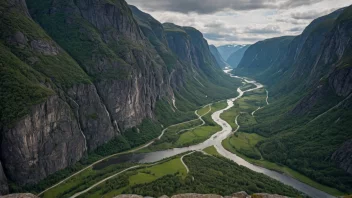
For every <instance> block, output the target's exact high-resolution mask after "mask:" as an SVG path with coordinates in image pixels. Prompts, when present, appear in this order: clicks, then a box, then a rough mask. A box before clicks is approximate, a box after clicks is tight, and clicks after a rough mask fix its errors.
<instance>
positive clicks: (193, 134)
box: [175, 126, 221, 147]
mask: <svg viewBox="0 0 352 198" xmlns="http://www.w3.org/2000/svg"><path fill="white" fill-rule="evenodd" d="M220 130H221V127H220V126H202V127H199V128H196V129H193V130H191V131H187V132H185V133H183V134H182V135H181V136H180V138H179V139H178V140H177V142H176V143H175V146H176V147H184V146H190V145H193V144H197V143H200V142H203V141H205V140H207V139H208V138H209V137H211V136H212V135H213V134H215V133H216V132H218V131H220Z"/></svg>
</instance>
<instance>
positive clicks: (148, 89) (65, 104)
mask: <svg viewBox="0 0 352 198" xmlns="http://www.w3.org/2000/svg"><path fill="white" fill-rule="evenodd" d="M27 6H28V9H29V10H28V9H27ZM131 8H132V10H134V11H135V13H137V14H139V15H141V16H142V17H141V18H143V19H148V20H144V22H143V23H141V20H140V19H141V18H138V16H137V15H133V13H132V12H131V10H130V8H129V6H128V4H127V3H126V2H125V1H124V0H117V1H113V2H112V1H109V0H103V1H98V0H89V1H85V0H78V1H77V0H68V1H55V0H51V1H49V2H47V3H45V4H38V1H36V0H27V1H24V0H5V1H4V2H3V3H2V4H1V5H0V15H1V19H2V20H1V21H0V23H1V26H0V30H1V31H0V32H1V33H0V40H1V42H0V50H1V53H0V56H1V58H0V68H1V69H0V77H1V78H0V79H1V81H0V83H1V86H0V92H1V94H0V95H1V96H0V108H1V109H2V111H1V112H0V121H1V122H0V141H1V142H0V147H1V151H0V160H1V162H2V166H3V169H4V172H5V174H6V177H7V179H8V180H11V181H13V182H16V183H18V184H20V185H22V184H32V183H37V182H38V181H40V180H42V179H43V178H45V177H47V176H48V175H50V174H52V173H54V172H56V171H58V170H61V169H63V168H66V167H68V166H70V165H73V164H75V163H76V162H77V161H79V160H80V159H81V158H82V157H83V156H85V155H86V154H87V153H88V152H91V151H93V150H94V149H96V148H97V147H99V146H101V145H102V144H104V143H107V142H108V141H109V140H111V139H113V138H115V137H116V136H118V135H121V134H122V133H124V132H125V131H128V130H126V129H129V128H132V127H135V126H138V125H139V124H141V123H142V121H143V120H144V119H149V120H153V121H156V116H155V109H156V104H157V101H160V100H166V101H174V100H175V95H176V94H175V92H177V91H179V90H180V89H181V88H182V87H183V86H184V85H185V84H186V83H193V84H197V89H198V90H201V92H202V93H203V92H204V93H206V91H207V89H206V87H205V86H204V85H202V84H201V83H200V81H202V82H206V83H210V84H211V81H213V82H216V83H219V82H220V81H218V80H216V79H224V78H226V77H225V75H224V74H222V71H221V69H220V68H219V66H218V65H217V63H216V61H215V58H214V57H213V56H212V55H211V53H210V51H209V46H208V44H207V42H206V41H205V39H204V38H203V35H202V34H201V33H200V32H199V31H197V30H195V29H193V28H182V29H183V30H182V37H184V40H183V41H184V42H182V43H177V42H171V41H170V39H168V38H170V35H169V33H167V32H168V31H166V30H165V29H164V26H163V25H162V24H161V23H159V22H158V21H156V20H155V19H153V18H152V17H151V16H149V15H147V14H145V13H142V12H140V11H139V10H138V9H137V8H135V9H133V7H131ZM14 16H16V17H14ZM39 24H40V25H39ZM177 36H178V35H177ZM169 41H170V42H169ZM170 44H171V45H172V48H170ZM173 50H176V51H177V52H179V53H177V54H175V53H174V52H176V51H173ZM191 72H192V73H191ZM194 74H197V79H196V78H195V75H194ZM199 80H200V81H199ZM216 83H214V84H212V85H216V86H219V87H221V86H222V84H216ZM200 84H201V85H200ZM210 100H211V99H210ZM170 104H171V103H170ZM197 105H198V104H197ZM170 108H172V107H170ZM0 178H1V182H2V183H1V189H4V187H5V186H6V185H5V183H6V182H5V181H6V180H5V179H4V178H5V177H3V176H2V175H1V177H0ZM2 184H4V185H2ZM5 192H6V191H5Z"/></svg>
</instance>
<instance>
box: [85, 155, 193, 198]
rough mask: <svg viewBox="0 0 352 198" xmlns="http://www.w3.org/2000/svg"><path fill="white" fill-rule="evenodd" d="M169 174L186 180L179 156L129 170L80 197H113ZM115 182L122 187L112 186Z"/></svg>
mask: <svg viewBox="0 0 352 198" xmlns="http://www.w3.org/2000/svg"><path fill="white" fill-rule="evenodd" d="M170 174H172V175H177V176H179V177H181V178H186V175H187V173H186V168H185V167H184V165H183V164H182V162H181V160H180V157H179V156H178V157H174V158H171V159H167V160H164V161H161V162H159V163H158V164H156V165H153V166H149V165H145V166H144V167H141V168H138V170H131V171H128V172H127V173H124V174H122V175H118V176H116V177H115V178H113V179H111V180H108V181H106V182H105V183H103V184H101V185H99V186H97V187H96V188H94V189H92V190H90V191H89V192H88V193H86V194H84V195H82V197H101V196H104V197H114V196H116V195H119V194H121V193H123V192H124V191H125V190H126V189H128V188H129V187H130V186H136V185H143V184H146V183H150V182H153V181H155V180H157V179H159V178H162V177H164V176H166V175H170ZM117 180H122V181H124V182H122V183H123V184H124V185H123V186H122V185H117V186H112V185H111V183H115V181H117Z"/></svg>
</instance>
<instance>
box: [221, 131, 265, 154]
mask: <svg viewBox="0 0 352 198" xmlns="http://www.w3.org/2000/svg"><path fill="white" fill-rule="evenodd" d="M264 139H265V138H263V137H262V136H260V135H257V134H248V133H241V132H237V133H235V134H234V135H232V136H231V137H230V138H228V139H227V141H228V144H229V145H231V146H232V147H233V148H234V149H236V151H237V152H239V153H241V154H243V155H245V156H247V157H249V158H253V159H257V160H260V159H262V156H261V154H260V152H259V150H258V149H257V148H256V147H255V146H256V145H257V144H258V142H259V141H262V140H264Z"/></svg>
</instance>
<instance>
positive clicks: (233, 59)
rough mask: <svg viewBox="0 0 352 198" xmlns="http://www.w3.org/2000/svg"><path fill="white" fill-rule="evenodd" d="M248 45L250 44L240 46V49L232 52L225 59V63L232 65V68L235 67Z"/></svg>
mask: <svg viewBox="0 0 352 198" xmlns="http://www.w3.org/2000/svg"><path fill="white" fill-rule="evenodd" d="M249 47H250V45H246V46H244V47H242V48H241V49H239V50H237V51H236V52H234V53H232V54H231V55H230V57H229V58H228V59H227V63H228V64H229V65H230V66H231V67H232V68H237V66H238V64H239V63H240V61H241V60H242V58H243V55H244V53H245V52H246V51H247V49H248V48H249Z"/></svg>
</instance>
